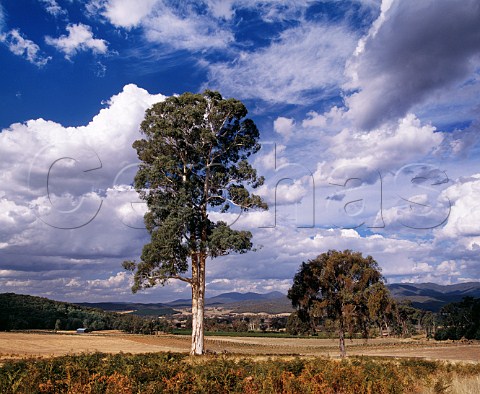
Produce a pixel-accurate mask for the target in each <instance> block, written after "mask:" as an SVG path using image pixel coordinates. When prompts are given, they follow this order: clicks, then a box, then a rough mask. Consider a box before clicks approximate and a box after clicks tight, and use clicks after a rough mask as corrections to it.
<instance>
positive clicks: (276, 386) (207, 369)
mask: <svg viewBox="0 0 480 394" xmlns="http://www.w3.org/2000/svg"><path fill="white" fill-rule="evenodd" d="M479 376H480V364H459V363H455V364H452V363H447V362H441V361H426V360H412V359H385V358H372V357H353V358H348V359H344V360H333V359H328V358H294V357H276V358H263V359H262V358H254V357H247V358H245V357H239V356H225V355H222V356H217V355H215V356H210V355H209V356H202V357H196V358H192V357H190V356H187V355H185V354H179V353H150V354H136V355H132V354H114V355H112V354H105V353H91V354H80V355H68V356H62V357H56V358H50V359H25V360H17V361H6V362H4V364H3V365H2V366H1V367H0V392H1V393H4V394H13V393H15V394H24V393H25V394H27V393H28V394H33V393H69V394H77V393H78V394H80V393H82V394H88V393H92V394H93V393H111V394H113V393H119V394H120V393H121V394H129V393H142V394H143V393H144V394H148V393H355V394H360V393H404V392H409V393H448V392H455V393H462V392H465V393H472V392H478V391H476V389H477V388H478V387H480V386H479V383H480V380H479ZM471 385H474V386H471ZM475 385H476V386H475ZM462 387H464V388H465V390H466V391H461V390H462ZM472 389H473V390H474V391H471V390H472ZM452 390H453V391H452Z"/></svg>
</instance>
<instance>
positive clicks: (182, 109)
mask: <svg viewBox="0 0 480 394" xmlns="http://www.w3.org/2000/svg"><path fill="white" fill-rule="evenodd" d="M246 115H247V110H246V108H245V106H244V105H243V104H242V103H241V102H240V101H238V100H235V99H223V98H222V96H221V95H220V94H219V93H218V92H212V91H209V90H207V91H205V92H203V93H202V94H192V93H185V94H182V95H180V96H173V97H169V98H168V99H166V100H165V101H163V102H159V103H157V104H155V105H153V107H151V108H150V109H148V110H147V111H146V114H145V119H144V121H143V122H142V124H141V131H142V133H143V135H144V136H145V138H144V139H141V140H138V141H135V143H134V144H133V147H134V148H135V149H136V150H137V154H138V158H139V159H140V161H141V164H140V166H139V169H138V172H137V175H136V177H135V188H136V190H137V191H138V193H139V195H140V197H141V198H142V199H143V200H145V201H146V203H147V206H148V212H147V213H146V215H145V224H146V227H147V229H148V231H149V232H150V235H151V240H150V242H149V243H148V244H146V245H145V246H144V248H143V252H142V255H141V261H140V262H139V263H135V262H132V261H126V262H124V268H125V269H128V270H131V271H133V272H135V275H134V286H133V288H132V290H133V291H137V290H139V289H142V288H148V287H152V286H154V285H156V284H157V283H162V284H163V283H165V282H166V281H167V280H168V279H171V278H175V279H181V280H184V281H186V282H190V283H192V284H195V283H193V282H194V281H195V280H196V275H192V278H186V277H184V276H182V275H183V274H185V273H186V272H187V271H188V268H189V259H194V260H195V264H194V263H193V262H192V265H194V266H195V267H194V268H196V266H197V265H198V264H201V263H202V262H204V261H205V258H206V257H207V256H210V257H218V256H222V255H226V254H229V253H231V252H237V253H245V252H247V251H248V250H250V249H251V248H252V243H251V237H252V234H251V233H250V232H248V231H239V230H232V229H231V228H230V227H229V226H228V225H227V224H226V223H224V222H221V221H219V222H216V223H215V222H212V221H211V220H210V219H209V217H208V209H216V210H218V211H222V212H226V211H228V210H229V209H230V207H231V206H232V205H233V206H238V207H240V209H241V210H248V209H250V208H255V207H256V208H262V209H266V208H267V206H266V204H265V203H264V202H263V201H262V200H261V198H260V197H258V196H256V195H254V194H251V193H250V192H249V190H248V189H247V186H248V187H250V188H256V187H258V186H260V185H261V184H262V183H263V178H261V177H257V174H256V171H255V169H254V168H253V167H252V166H251V165H250V164H249V163H248V161H247V159H248V157H249V156H250V155H251V154H254V153H256V152H257V151H258V150H259V149H260V145H259V143H258V139H259V132H258V129H257V127H256V126H255V124H254V123H253V121H252V120H250V119H244V118H245V116H246ZM200 285H201V284H200Z"/></svg>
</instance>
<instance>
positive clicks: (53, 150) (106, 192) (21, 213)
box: [0, 85, 165, 294]
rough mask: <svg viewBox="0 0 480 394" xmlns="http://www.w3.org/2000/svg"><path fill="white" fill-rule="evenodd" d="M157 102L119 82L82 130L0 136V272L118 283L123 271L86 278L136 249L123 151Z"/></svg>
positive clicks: (138, 221)
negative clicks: (116, 91) (121, 86)
mask: <svg viewBox="0 0 480 394" xmlns="http://www.w3.org/2000/svg"><path fill="white" fill-rule="evenodd" d="M164 98H165V96H162V95H151V94H149V93H148V92H147V91H145V90H143V89H140V88H138V87H136V86H135V85H127V86H125V88H124V89H123V91H122V92H121V93H119V94H118V95H116V96H113V97H112V98H111V99H110V100H109V102H108V103H107V104H108V106H107V107H106V108H104V109H102V110H101V111H100V113H99V114H98V115H97V116H95V117H94V118H93V120H92V121H91V122H90V123H89V124H88V125H86V126H81V127H64V126H62V125H60V124H58V123H55V122H51V121H45V120H43V119H37V120H31V121H28V122H26V123H24V124H13V125H12V126H10V128H8V129H5V130H2V132H1V133H0V155H1V157H2V162H1V163H0V173H1V176H0V179H1V181H2V183H3V185H4V186H2V192H1V194H0V208H1V209H0V212H1V214H0V245H1V247H0V256H1V263H0V269H4V270H7V271H8V270H10V271H16V272H19V271H21V272H23V273H24V275H23V277H24V278H26V277H31V276H32V272H41V273H42V274H41V275H44V276H45V277H44V278H43V280H50V281H52V283H57V285H60V284H63V286H66V283H67V282H65V281H64V280H63V279H62V278H69V279H70V280H71V279H72V278H76V279H75V280H76V281H78V282H79V283H80V284H81V286H83V289H85V286H86V285H89V286H91V287H95V288H97V289H99V288H100V287H102V286H104V288H107V287H108V286H109V285H111V286H113V287H114V286H116V285H117V284H118V285H119V286H120V285H121V284H122V283H123V284H125V283H124V276H122V275H123V274H115V275H113V277H112V278H110V279H107V280H106V281H105V282H101V281H100V282H91V283H90V282H88V283H87V282H85V280H86V278H88V277H89V276H90V277H91V278H92V279H89V280H95V279H99V278H101V276H102V273H103V275H105V273H106V272H110V271H111V270H115V271H114V272H117V271H118V270H119V264H120V262H121V261H122V259H125V258H134V257H136V256H138V254H139V252H140V250H141V247H142V245H143V244H144V243H145V240H146V231H145V230H144V228H143V213H144V212H145V206H144V204H143V203H142V202H141V201H140V200H138V197H137V194H136V192H135V190H133V189H132V187H131V186H129V185H130V184H131V182H132V180H133V176H134V174H135V171H136V168H137V159H136V154H135V151H134V150H133V149H132V148H131V145H132V143H133V141H134V140H136V139H138V138H139V137H140V134H139V131H138V129H139V124H140V122H141V120H142V119H143V116H144V112H145V109H146V108H148V107H149V106H151V105H152V104H153V103H155V102H158V101H161V100H163V99H164ZM142 229H143V230H142ZM95 272H96V273H95ZM49 275H50V276H49ZM107 278H108V277H107ZM0 279H1V278H0ZM14 280H16V281H18V280H20V279H18V278H16V279H15V278H13V279H12V278H11V275H10V274H9V279H8V281H10V282H9V283H10V285H12V284H13V283H14V282H12V281H14ZM22 280H23V279H22ZM29 280H33V281H37V280H38V283H35V284H32V286H34V288H40V286H41V283H40V280H39V279H38V278H36V279H29ZM65 280H66V279H65ZM64 282H65V283H64ZM117 282H118V283H117ZM0 283H2V285H3V284H5V283H6V282H2V281H1V280H0ZM15 283H16V282H15ZM46 283H47V282H44V285H45V286H46ZM72 283H73V282H72ZM102 283H103V284H102ZM5 285H6V284H5ZM17 285H18V286H22V285H21V284H20V283H17ZM124 287H125V289H126V288H128V286H127V285H126V284H125V286H124ZM77 290H78V289H77ZM77 290H75V288H74V287H70V291H71V292H73V293H74V291H77ZM17 291H18V290H17ZM59 291H60V290H59ZM62 291H63V290H62ZM62 291H60V293H62ZM65 291H66V290H65ZM73 293H72V294H73ZM62 294H63V293H62Z"/></svg>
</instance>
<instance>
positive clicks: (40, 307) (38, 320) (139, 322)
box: [0, 293, 159, 334]
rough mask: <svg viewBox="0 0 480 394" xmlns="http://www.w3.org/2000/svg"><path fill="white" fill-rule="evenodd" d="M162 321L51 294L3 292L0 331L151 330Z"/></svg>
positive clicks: (0, 307) (147, 332) (144, 331)
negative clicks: (67, 299) (77, 302)
mask: <svg viewBox="0 0 480 394" xmlns="http://www.w3.org/2000/svg"><path fill="white" fill-rule="evenodd" d="M157 325H158V323H156V322H155V321H154V320H152V319H145V318H141V317H139V316H135V315H121V314H118V313H112V312H105V311H102V310H101V309H95V308H88V307H82V306H78V305H75V304H70V303H67V302H58V301H52V300H49V299H48V298H42V297H35V296H29V295H22V294H14V293H3V294H0V331H10V330H29V329H44V330H75V329H77V328H80V327H84V328H88V329H90V330H113V329H116V330H122V331H125V332H129V333H145V334H150V333H153V332H154V331H156V330H158V329H159V327H157Z"/></svg>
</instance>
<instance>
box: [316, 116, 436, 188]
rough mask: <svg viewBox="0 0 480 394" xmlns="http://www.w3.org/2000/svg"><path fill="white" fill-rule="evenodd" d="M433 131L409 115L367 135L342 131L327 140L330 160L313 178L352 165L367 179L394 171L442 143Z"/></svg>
mask: <svg viewBox="0 0 480 394" xmlns="http://www.w3.org/2000/svg"><path fill="white" fill-rule="evenodd" d="M312 121H313V118H310V119H309V122H310V123H311V122H312ZM321 121H323V119H321ZM435 131H436V130H435V127H433V126H431V125H428V124H427V125H424V124H422V122H421V121H420V120H419V119H417V118H416V117H415V116H414V115H412V114H409V115H407V116H406V117H405V118H403V119H400V120H399V121H398V122H397V123H396V124H391V125H385V126H384V127H381V128H377V129H374V130H371V131H369V132H362V131H355V130H354V129H353V130H352V129H350V128H348V127H347V128H344V129H343V130H342V131H340V132H339V133H337V134H334V135H332V136H330V137H328V140H327V143H328V144H329V151H328V152H329V154H330V155H331V156H332V158H333V160H332V161H323V162H320V163H319V164H318V168H317V172H316V176H318V178H319V179H326V178H325V177H326V176H329V174H330V173H331V171H332V170H334V169H337V168H348V167H350V166H352V165H353V166H355V167H357V168H358V167H360V168H364V169H365V176H367V178H368V176H369V175H368V174H373V177H374V178H376V177H377V176H376V175H375V174H376V173H377V172H378V171H381V172H382V173H385V172H388V171H391V170H396V169H398V168H400V167H401V166H403V165H405V164H410V163H411V162H413V161H415V160H419V159H422V158H424V157H426V156H428V155H429V154H431V153H432V152H434V151H435V150H436V149H437V147H438V146H439V145H440V144H441V142H442V141H443V135H442V134H441V133H436V132H435ZM340 175H341V174H340ZM327 179H328V178H327ZM330 181H332V180H330Z"/></svg>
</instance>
